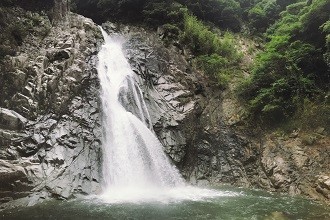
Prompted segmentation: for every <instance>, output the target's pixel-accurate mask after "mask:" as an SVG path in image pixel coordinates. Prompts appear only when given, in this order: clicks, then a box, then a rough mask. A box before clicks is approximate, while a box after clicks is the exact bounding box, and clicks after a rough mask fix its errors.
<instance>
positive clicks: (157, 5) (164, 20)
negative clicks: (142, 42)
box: [143, 1, 183, 27]
mask: <svg viewBox="0 0 330 220" xmlns="http://www.w3.org/2000/svg"><path fill="white" fill-rule="evenodd" d="M181 8H182V5H180V4H178V3H175V2H171V3H169V2H164V1H158V2H157V1H153V2H149V3H147V4H146V7H145V8H144V10H143V17H144V21H145V22H146V23H147V24H149V25H151V26H153V27H154V26H156V27H157V26H159V25H163V24H172V25H173V24H179V23H180V22H181V21H182V20H183V13H182V11H181Z"/></svg>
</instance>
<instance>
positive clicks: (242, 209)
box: [0, 187, 330, 220]
mask: <svg viewBox="0 0 330 220" xmlns="http://www.w3.org/2000/svg"><path fill="white" fill-rule="evenodd" d="M217 192H218V193H221V194H222V196H217V197H213V198H204V199H196V200H195V201H192V200H184V199H178V200H175V199H173V200H172V201H169V200H165V202H164V201H163V202H162V200H161V199H160V200H158V201H151V200H150V201H145V202H143V201H139V202H123V203H108V202H105V201H104V200H101V199H96V198H88V199H76V200H72V201H48V202H44V203H42V204H38V205H35V206H33V207H22V208H16V209H12V210H5V211H3V212H0V219H6V220H7V219H8V220H12V219H13V220H17V219H35V220H44V219H45V220H46V219H51V220H55V219H56V220H57V219H58V220H62V219H64V220H65V219H70V220H94V219H95V220H97V219H129V220H133V219H134V220H145V219H157V220H158V219H159V220H162V219H164V220H165V219H166V220H167V219H176V220H178V219H187V220H188V219H189V220H191V219H219V220H220V219H223V220H231V219H233V220H234V219H237V220H245V219H246V220H253V219H255V220H259V219H261V220H271V219H274V220H282V219H289V220H291V219H292V220H296V219H304V220H305V219H306V220H327V219H330V208H329V207H327V206H323V205H320V204H317V203H314V202H312V201H310V200H306V199H303V198H299V197H289V196H283V195H278V194H270V193H268V192H264V191H255V190H247V189H240V188H223V187H222V188H220V189H217Z"/></svg>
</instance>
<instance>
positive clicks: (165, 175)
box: [98, 30, 217, 202]
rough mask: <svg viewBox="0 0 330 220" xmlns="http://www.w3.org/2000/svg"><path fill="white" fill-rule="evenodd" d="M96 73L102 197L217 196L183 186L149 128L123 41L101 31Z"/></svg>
mask: <svg viewBox="0 0 330 220" xmlns="http://www.w3.org/2000/svg"><path fill="white" fill-rule="evenodd" d="M102 33H103V36H104V40H105V44H104V45H103V46H102V48H101V51H100V52H99V55H98V58H99V63H98V75H99V78H100V83H101V100H102V110H103V118H102V120H103V143H102V145H103V177H104V193H103V195H102V198H103V199H105V200H107V201H109V202H124V201H141V200H142V201H145V200H148V199H149V200H150V199H152V200H154V199H157V200H161V201H163V199H165V200H166V199H167V200H168V199H171V200H177V199H196V198H197V197H205V196H210V195H212V196H216V195H217V193H214V191H209V190H202V189H197V188H193V187H189V186H185V183H184V180H183V178H182V177H181V176H180V174H179V172H178V170H177V169H176V168H175V167H174V166H173V165H171V163H170V161H169V159H168V158H167V156H166V155H165V153H164V152H163V149H162V145H161V143H160V142H159V140H158V139H157V137H156V136H155V134H154V133H153V131H152V130H151V129H152V128H151V127H152V126H151V122H150V116H149V113H148V110H147V108H146V104H145V102H144V100H143V96H142V92H141V90H140V88H139V86H138V85H137V83H135V80H134V74H133V71H132V69H131V67H130V65H129V63H128V61H127V60H126V58H125V56H124V54H123V51H122V48H121V40H120V39H119V38H118V37H117V38H116V37H110V36H108V35H107V34H106V33H105V31H104V30H102Z"/></svg>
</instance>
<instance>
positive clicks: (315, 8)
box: [241, 0, 330, 125]
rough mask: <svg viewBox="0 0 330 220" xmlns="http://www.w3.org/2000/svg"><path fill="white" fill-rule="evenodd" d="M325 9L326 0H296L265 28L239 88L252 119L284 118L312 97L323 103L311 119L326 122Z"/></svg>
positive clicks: (328, 113)
mask: <svg viewBox="0 0 330 220" xmlns="http://www.w3.org/2000/svg"><path fill="white" fill-rule="evenodd" d="M329 12H330V2H329V1H328V0H318V1H314V2H313V3H311V4H308V2H306V1H300V2H298V3H294V4H291V5H289V6H288V7H287V8H286V10H285V11H284V12H282V13H281V18H280V19H279V20H278V21H277V22H276V23H275V24H274V25H273V26H272V27H270V28H269V29H268V31H267V34H266V37H267V38H268V39H269V41H268V43H266V45H265V50H264V52H262V53H261V54H259V56H258V57H257V60H256V62H255V66H254V69H253V72H252V76H251V77H250V78H248V80H247V81H246V82H244V84H243V86H242V90H241V96H242V97H244V98H245V99H247V100H248V104H249V105H248V106H249V108H250V109H249V110H250V113H251V116H252V117H253V118H259V119H263V120H266V121H267V122H278V121H281V120H287V119H288V118H290V117H292V116H293V115H295V113H298V112H300V113H301V114H303V113H304V112H306V111H308V109H306V107H308V106H307V103H311V102H312V103H314V104H315V105H318V106H319V109H320V108H323V111H322V113H321V114H320V115H318V117H317V118H314V119H313V120H316V119H317V120H319V121H320V123H322V124H325V125H326V124H330V117H329V116H330V111H329V98H328V96H329V86H330V72H329V67H330V65H329ZM309 105H310V104H309ZM305 117H308V116H307V115H305ZM311 120H312V119H311Z"/></svg>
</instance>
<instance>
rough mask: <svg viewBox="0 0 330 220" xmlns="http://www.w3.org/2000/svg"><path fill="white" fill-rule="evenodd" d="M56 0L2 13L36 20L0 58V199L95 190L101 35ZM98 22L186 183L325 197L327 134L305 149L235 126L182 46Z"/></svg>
mask: <svg viewBox="0 0 330 220" xmlns="http://www.w3.org/2000/svg"><path fill="white" fill-rule="evenodd" d="M66 3H67V2H66V1H54V5H53V7H52V8H47V9H45V8H43V9H42V10H44V11H45V12H46V13H44V14H43V13H41V12H32V11H30V10H29V8H24V7H23V6H21V7H17V8H15V9H13V8H11V9H10V10H13V11H16V13H17V14H16V16H22V19H26V18H25V16H26V14H31V16H30V18H38V20H39V21H38V22H39V23H38V25H36V26H35V29H34V32H32V33H30V34H29V35H27V36H26V37H25V38H24V39H23V41H22V44H21V45H19V46H17V51H16V52H15V54H11V55H7V56H5V57H4V58H3V60H2V61H1V62H2V63H1V81H0V83H1V102H0V103H1V106H0V107H1V108H0V164H1V166H0V174H1V175H0V202H1V203H4V202H8V201H10V200H14V199H18V198H22V197H27V196H29V198H28V200H27V201H28V203H29V204H30V205H32V204H35V203H36V202H38V201H40V200H43V199H47V198H50V197H51V198H59V199H68V198H72V197H74V196H76V195H79V194H80V195H81V194H82V195H87V194H92V193H98V192H100V190H101V182H102V178H101V176H100V173H101V172H100V167H101V163H102V161H101V158H102V157H101V154H102V152H101V147H100V146H101V141H100V140H101V135H102V130H101V123H100V113H101V109H100V100H99V82H98V79H97V72H96V69H95V68H96V62H97V53H98V50H99V47H100V45H101V44H102V35H101V33H100V30H99V28H98V27H97V26H96V25H95V24H94V23H93V22H92V21H91V20H90V19H87V18H84V17H82V16H79V15H76V14H72V13H69V12H68V11H67V8H66ZM8 10H9V9H8ZM47 13H48V14H49V15H47ZM52 14H54V15H56V16H55V17H53V16H52ZM103 28H104V29H105V30H107V32H109V33H121V34H123V35H124V36H125V38H126V39H127V42H126V43H125V52H126V56H127V58H128V60H129V62H130V64H131V66H132V68H133V70H134V72H135V73H136V80H137V81H138V83H139V84H140V86H141V88H142V90H143V95H144V97H145V99H146V102H147V105H148V108H149V111H150V114H151V120H152V123H153V126H154V130H155V133H156V134H157V136H158V137H159V139H160V141H161V142H162V143H163V145H164V150H165V151H166V153H167V154H168V155H169V157H170V158H171V159H172V161H173V163H174V164H176V165H177V167H178V168H179V169H180V170H181V172H182V175H183V176H184V177H185V178H186V179H187V180H188V181H189V182H191V183H193V184H197V185H207V184H218V183H219V184H220V183H229V184H233V185H238V186H246V187H257V188H264V189H268V190H276V191H281V192H290V193H291V194H305V195H308V196H310V197H313V198H317V199H319V200H323V201H329V198H330V177H329V176H330V174H329V173H328V171H329V170H330V167H329V164H330V161H329V158H330V157H329V152H330V151H329V145H327V143H329V142H327V141H328V139H327V138H325V139H322V140H323V142H324V143H323V144H322V146H313V149H311V146H309V145H307V144H304V142H303V143H302V142H301V139H300V136H299V135H298V134H297V135H296V134H293V135H292V136H291V137H289V138H283V137H278V136H274V135H273V136H271V135H270V136H264V137H262V136H261V135H258V136H257V135H253V134H251V133H250V132H248V131H247V130H244V129H243V130H242V129H237V128H236V127H235V124H234V125H233V123H232V122H231V120H229V119H230V118H232V117H227V116H228V112H230V108H235V107H236V106H231V105H229V106H228V105H227V104H224V103H226V102H225V101H224V100H226V98H228V97H226V93H225V92H224V91H222V90H221V89H219V88H218V87H217V85H216V84H214V83H213V82H212V80H211V79H208V78H207V77H206V76H205V75H204V74H203V73H201V72H199V71H198V70H196V69H195V68H194V67H193V66H192V65H191V64H190V62H189V56H190V55H189V52H187V51H185V50H183V49H182V47H176V46H173V45H172V46H168V47H165V46H164V43H163V42H162V40H161V37H162V32H161V30H160V31H159V32H158V33H155V32H153V31H149V30H146V29H143V28H139V27H131V26H125V25H120V24H113V23H105V24H103ZM41 30H48V31H47V33H44V31H41ZM41 33H43V34H41ZM229 115H230V114H229ZM228 118H229V119H228ZM323 132H324V131H320V133H321V134H320V135H323V136H325V135H324V134H323ZM324 146H327V147H324Z"/></svg>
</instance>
